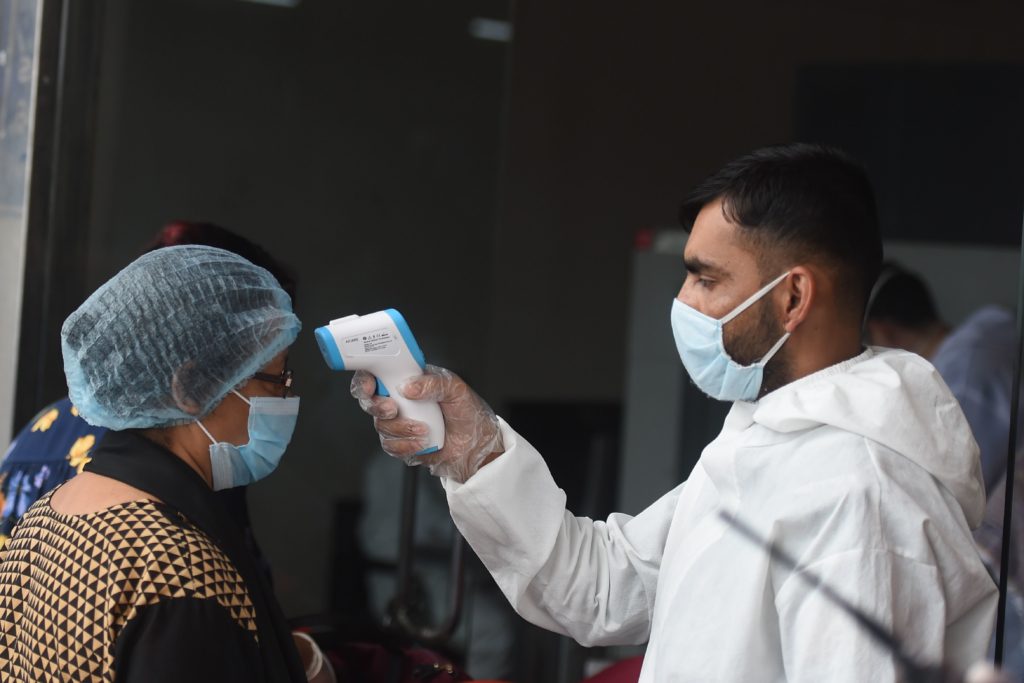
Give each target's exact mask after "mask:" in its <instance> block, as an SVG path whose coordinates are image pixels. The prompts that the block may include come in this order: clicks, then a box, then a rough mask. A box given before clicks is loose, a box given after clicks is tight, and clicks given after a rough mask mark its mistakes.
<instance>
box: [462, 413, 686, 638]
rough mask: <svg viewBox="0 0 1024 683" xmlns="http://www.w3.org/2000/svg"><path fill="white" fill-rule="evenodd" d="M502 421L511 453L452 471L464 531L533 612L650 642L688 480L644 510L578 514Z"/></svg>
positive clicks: (547, 621) (528, 615)
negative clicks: (461, 474) (460, 475)
mask: <svg viewBox="0 0 1024 683" xmlns="http://www.w3.org/2000/svg"><path fill="white" fill-rule="evenodd" d="M501 430H502V439H503V442H504V444H505V447H506V450H505V453H504V454H502V455H501V456H500V457H498V458H497V459H495V460H494V461H493V462H491V463H490V464H488V465H486V466H485V467H483V468H481V469H480V470H479V471H478V472H477V473H476V474H474V475H473V476H472V477H471V478H470V479H469V481H467V482H466V483H465V484H458V483H456V482H454V481H450V480H444V486H445V490H446V491H447V494H448V504H449V507H450V508H451V513H452V519H454V520H455V524H456V526H457V527H458V528H459V531H461V532H462V535H463V536H465V538H466V540H467V541H468V542H469V544H470V546H472V548H473V550H475V551H476V553H477V555H478V556H479V557H480V559H481V560H482V561H483V563H484V565H486V567H487V569H488V570H489V571H490V572H491V574H492V575H493V576H494V579H495V581H497V583H498V586H499V587H500V588H501V590H502V592H504V594H505V596H506V597H507V598H508V600H509V602H510V603H512V607H514V608H515V610H516V611H517V612H518V613H519V614H520V615H521V616H523V617H524V618H525V619H527V620H529V621H531V622H533V623H534V624H536V625H538V626H540V627H542V628H546V629H548V630H551V631H555V632H557V633H562V634H564V635H568V636H571V637H572V638H574V639H576V640H577V641H578V642H579V643H581V644H583V645H587V646H590V645H612V644H623V645H624V644H638V643H643V642H645V641H646V640H647V638H648V636H649V635H650V630H651V614H652V610H653V606H654V595H655V590H656V587H657V581H658V568H659V566H660V565H661V557H662V553H663V552H664V548H665V539H666V536H667V535H668V530H669V526H670V524H671V522H672V515H673V513H674V511H675V506H676V500H677V498H678V497H679V492H680V490H681V489H682V485H680V486H679V487H677V488H676V489H675V490H674V491H672V492H670V493H668V494H666V495H665V496H664V497H662V498H661V499H660V500H658V501H657V502H656V503H654V505H652V506H651V507H649V508H648V509H647V510H645V511H644V512H642V513H640V514H639V515H637V516H636V517H630V516H628V515H622V514H613V515H611V516H610V517H609V518H608V520H607V521H606V522H595V521H592V520H590V519H587V518H585V517H574V516H573V515H572V514H571V513H570V512H569V511H567V510H566V509H565V493H564V492H563V491H562V490H561V489H559V488H558V486H557V485H556V484H555V482H554V480H553V479H552V478H551V474H550V472H549V471H548V468H547V466H546V465H545V464H544V460H543V459H542V458H541V456H540V454H539V453H538V452H537V451H536V450H535V449H534V448H533V447H532V446H530V444H529V443H527V442H526V440H525V439H523V438H522V437H520V436H519V435H518V434H516V433H515V432H514V431H512V429H511V428H510V427H509V426H508V425H507V424H505V422H504V421H502V422H501Z"/></svg>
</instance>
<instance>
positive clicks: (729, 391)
mask: <svg viewBox="0 0 1024 683" xmlns="http://www.w3.org/2000/svg"><path fill="white" fill-rule="evenodd" d="M787 275H789V273H788V272H786V273H783V274H782V275H780V276H779V277H777V278H775V279H774V280H772V281H771V282H769V283H768V284H767V285H765V286H764V287H762V288H761V289H759V290H757V291H756V292H754V294H753V296H751V297H750V298H749V299H747V300H746V301H744V302H743V303H741V304H740V305H739V306H737V307H736V308H734V309H733V310H732V311H731V312H730V313H729V314H727V315H726V316H725V317H723V318H720V319H718V320H715V319H714V318H712V317H710V316H707V315H704V314H703V313H701V312H700V311H698V310H697V309H695V308H693V307H692V306H687V305H686V304H684V303H683V302H682V301H680V300H679V299H675V300H674V301H673V302H672V335H673V336H674V337H675V339H676V348H677V349H678V350H679V357H680V358H681V359H682V360H683V366H684V367H685V368H686V372H687V373H689V375H690V379H692V380H693V382H694V383H695V384H696V385H697V387H698V388H700V390H701V391H703V392H704V393H705V394H707V395H708V396H710V397H711V398H714V399H718V400H719V401H754V400H757V397H758V395H759V394H760V393H761V381H762V380H763V378H764V366H765V365H766V364H767V363H768V361H770V360H771V359H772V357H773V356H774V355H775V354H776V353H778V351H779V349H781V348H782V345H783V344H785V343H786V340H787V339H789V333H788V332H787V333H786V334H784V335H782V339H780V340H779V341H778V342H776V343H775V346H773V347H772V348H771V349H770V350H769V351H768V353H766V354H765V355H764V357H763V358H761V360H759V361H757V362H756V363H754V364H753V365H740V364H739V363H737V362H736V361H734V360H733V359H732V358H731V357H730V356H729V352H728V351H726V350H725V342H724V340H723V338H722V328H723V326H724V325H725V324H726V323H728V322H729V321H730V320H732V319H733V318H735V317H736V316H738V315H739V314H740V313H742V312H743V311H745V310H747V309H748V308H750V307H751V306H753V305H754V304H755V303H757V302H758V301H760V300H761V298H762V297H764V296H765V295H766V294H767V293H768V292H770V291H771V290H772V289H774V288H775V286H776V285H778V284H779V283H780V282H782V281H783V280H784V279H786V276H787Z"/></svg>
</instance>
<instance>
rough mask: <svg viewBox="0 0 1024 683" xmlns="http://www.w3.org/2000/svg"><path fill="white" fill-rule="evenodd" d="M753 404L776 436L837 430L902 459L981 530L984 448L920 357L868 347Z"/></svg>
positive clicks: (757, 419) (755, 416)
mask: <svg viewBox="0 0 1024 683" xmlns="http://www.w3.org/2000/svg"><path fill="white" fill-rule="evenodd" d="M751 406H752V407H753V412H752V414H751V419H752V421H753V422H756V423H758V424H760V425H763V426H765V427H767V428H769V429H771V430H773V431H776V432H782V433H786V432H798V431H802V430H806V429H812V428H814V427H817V426H819V425H831V426H834V427H837V428H839V429H842V430H845V431H848V432H853V433H855V434H860V435H862V436H863V437H864V438H865V439H870V440H872V441H874V442H876V443H879V444H881V445H882V446H885V447H886V448H889V449H890V450H892V451H895V452H896V453H899V454H900V455H902V456H903V457H905V458H907V459H909V460H911V461H913V462H914V463H916V464H917V465H919V466H920V467H922V468H923V469H924V470H926V471H927V472H928V473H929V474H931V475H932V476H934V477H935V478H936V479H937V480H938V481H939V482H940V483H941V484H942V485H943V486H944V487H945V488H946V489H947V490H948V491H949V492H950V493H952V494H953V496H954V497H955V498H956V500H957V502H959V504H960V507H961V508H962V509H963V512H964V516H965V518H966V519H967V522H968V524H970V526H971V528H972V529H973V528H976V527H977V526H978V525H980V524H981V521H982V517H983V516H984V512H985V489H984V483H983V479H982V474H981V462H980V459H979V456H978V445H977V443H976V442H975V440H974V436H973V435H972V434H971V428H970V426H969V425H968V424H967V419H966V418H965V417H964V414H963V411H962V410H961V409H960V405H959V404H958V403H957V400H956V398H954V396H953V394H952V393H951V392H950V390H949V388H948V387H947V386H946V384H945V382H943V381H942V378H941V377H940V376H939V373H938V372H937V371H936V370H935V368H934V367H932V365H931V363H929V362H928V361H926V360H925V359H923V358H921V357H920V356H918V355H916V354H913V353H909V352H907V351H896V350H892V349H881V348H870V349H868V350H866V351H865V352H864V353H862V354H861V355H859V356H857V357H856V358H853V359H851V360H849V361H845V362H843V363H840V364H838V365H835V366H832V367H830V368H826V369H824V370H821V371H820V372H816V373H814V374H813V375H808V376H807V377H804V378H802V379H799V380H797V381H795V382H792V383H790V384H788V385H786V386H784V387H782V388H780V389H777V390H775V391H773V392H772V393H770V394H768V395H766V396H765V397H764V398H762V399H761V400H760V401H758V402H757V403H755V404H751ZM821 456H822V457H828V453H822V454H821Z"/></svg>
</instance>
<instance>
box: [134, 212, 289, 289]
mask: <svg viewBox="0 0 1024 683" xmlns="http://www.w3.org/2000/svg"><path fill="white" fill-rule="evenodd" d="M181 244H201V245H205V246H207V247H216V248H218V249H223V250H225V251H230V252H232V253H235V254H238V255H239V256H241V257H242V258H244V259H245V260H247V261H249V262H250V263H253V264H255V265H257V266H259V267H260V268H264V269H266V270H267V271H269V272H270V274H271V275H273V276H274V278H275V279H277V282H278V284H280V285H281V289H283V290H284V291H285V292H287V293H288V296H290V297H291V298H292V304H293V305H294V303H295V285H296V280H295V276H294V275H293V274H292V272H291V270H290V269H289V268H288V267H287V266H285V265H284V264H283V263H281V262H280V261H278V260H277V259H275V258H274V257H273V256H271V255H270V253H269V252H267V250H266V249H264V248H263V247H261V246H260V245H258V244H256V243H255V242H253V241H251V240H248V239H246V238H245V237H242V236H241V235H239V234H238V233H235V232H232V231H230V230H228V229H227V228H225V227H223V226H220V225H217V224H216V223H207V222H204V221H174V222H172V223H168V224H167V225H165V226H164V227H163V228H162V229H161V230H160V233H159V234H158V235H157V236H156V238H155V239H154V240H153V241H152V242H151V243H150V244H149V246H148V247H147V248H146V251H153V250H154V249H162V248H163V247H175V246H178V245H181Z"/></svg>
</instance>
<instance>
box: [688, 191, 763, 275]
mask: <svg viewBox="0 0 1024 683" xmlns="http://www.w3.org/2000/svg"><path fill="white" fill-rule="evenodd" d="M741 254H743V255H746V256H747V257H748V258H751V259H753V257H754V255H753V254H752V253H750V247H749V245H747V244H744V243H743V242H742V241H741V239H740V236H739V234H738V231H737V227H736V226H735V225H734V224H733V223H730V222H729V221H728V220H727V219H726V217H725V215H724V214H723V213H722V203H721V201H720V200H716V201H715V202H712V203H710V204H708V205H707V206H705V207H704V208H703V209H701V212H700V214H699V215H698V216H697V220H696V221H694V224H693V228H692V229H691V230H690V238H689V239H688V240H687V241H686V247H685V249H684V250H683V260H684V261H685V262H686V264H687V266H690V265H691V264H693V265H694V266H701V267H703V268H705V269H722V270H725V269H727V268H728V266H729V264H730V262H734V261H735V260H736V259H737V258H741V256H740V255H741Z"/></svg>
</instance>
